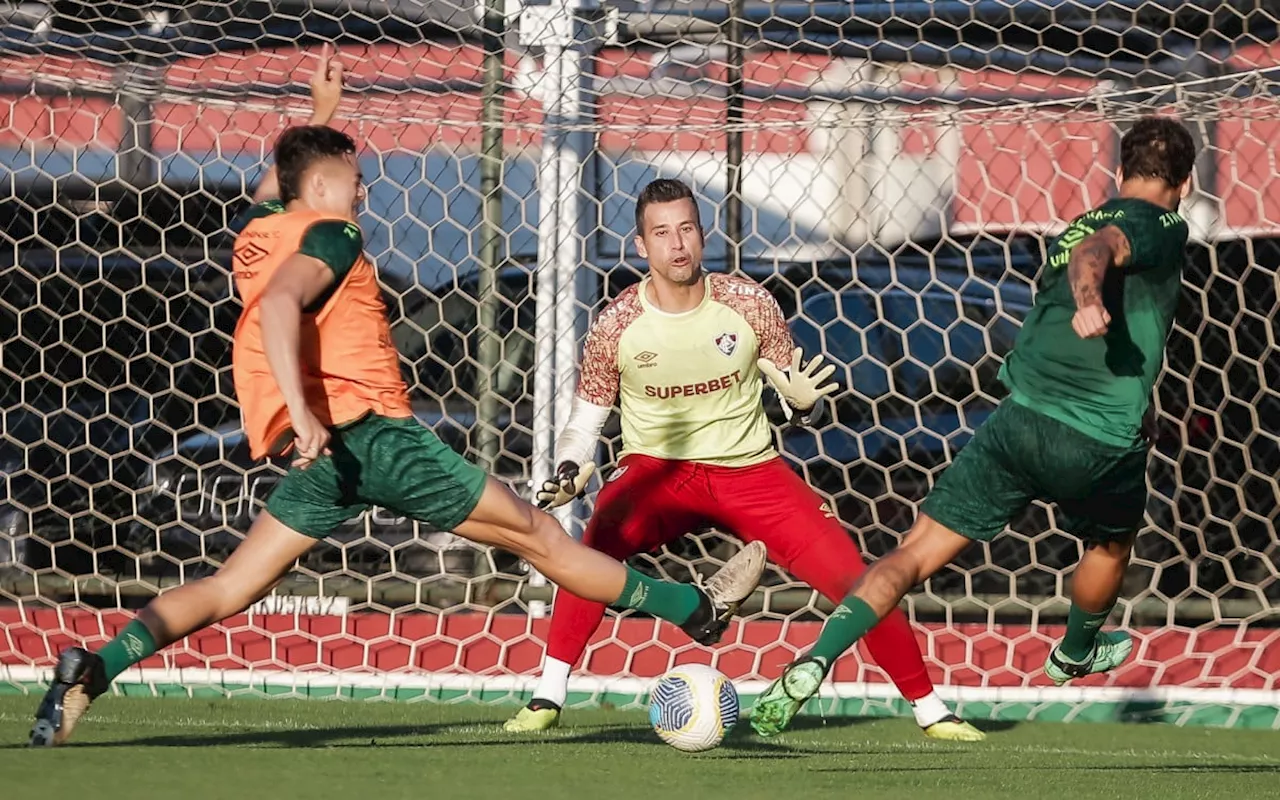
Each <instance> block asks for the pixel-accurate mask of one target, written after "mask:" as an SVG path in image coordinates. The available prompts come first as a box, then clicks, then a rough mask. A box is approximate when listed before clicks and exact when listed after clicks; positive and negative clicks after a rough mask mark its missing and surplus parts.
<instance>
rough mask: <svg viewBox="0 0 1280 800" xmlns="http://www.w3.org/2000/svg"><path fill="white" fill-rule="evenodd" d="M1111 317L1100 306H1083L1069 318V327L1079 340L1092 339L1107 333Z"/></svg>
mask: <svg viewBox="0 0 1280 800" xmlns="http://www.w3.org/2000/svg"><path fill="white" fill-rule="evenodd" d="M1110 324H1111V315H1110V314H1108V313H1107V310H1106V309H1105V308H1103V307H1102V306H1101V305H1093V306H1085V307H1084V308H1082V309H1080V310H1078V311H1076V314H1075V316H1074V317H1072V318H1071V327H1072V329H1074V330H1075V332H1076V336H1079V337H1080V338H1081V339H1094V338H1096V337H1098V336H1102V335H1104V334H1105V333H1106V332H1107V326H1108V325H1110Z"/></svg>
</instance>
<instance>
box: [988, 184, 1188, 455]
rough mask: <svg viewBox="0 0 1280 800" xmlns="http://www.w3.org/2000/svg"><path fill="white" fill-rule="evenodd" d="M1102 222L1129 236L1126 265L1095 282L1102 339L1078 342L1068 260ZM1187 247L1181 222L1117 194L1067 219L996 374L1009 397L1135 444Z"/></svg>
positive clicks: (1104, 437) (1105, 437) (1114, 440)
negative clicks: (1105, 316) (1106, 320)
mask: <svg viewBox="0 0 1280 800" xmlns="http://www.w3.org/2000/svg"><path fill="white" fill-rule="evenodd" d="M1108 225H1113V226H1115V227H1117V228H1119V229H1120V230H1121V231H1122V232H1123V233H1124V235H1125V238H1127V239H1128V240H1129V260H1128V261H1127V262H1125V265H1124V266H1123V267H1121V268H1119V269H1108V270H1107V272H1106V276H1105V278H1104V279H1103V283H1102V302H1103V305H1104V306H1105V307H1106V309H1107V313H1109V314H1110V315H1111V324H1110V325H1109V326H1108V330H1107V333H1106V335H1104V336H1100V337H1097V338H1094V339H1081V338H1080V337H1079V336H1077V335H1076V332H1075V331H1074V330H1073V329H1072V327H1071V318H1072V317H1073V316H1075V313H1076V304H1075V299H1074V298H1073V297H1072V295H1071V284H1070V281H1069V280H1068V278H1067V262H1068V260H1069V258H1070V256H1071V251H1072V249H1074V248H1075V246H1076V245H1077V244H1079V243H1080V241H1081V240H1082V239H1084V238H1085V237H1086V236H1088V235H1089V234H1091V233H1093V232H1094V231H1097V230H1100V229H1102V228H1104V227H1106V226H1108ZM1186 245H1187V223H1186V221H1185V220H1183V219H1182V217H1181V216H1180V215H1179V214H1178V213H1177V212H1174V211H1169V210H1168V209H1165V208H1161V207H1160V206H1157V205H1155V204H1153V203H1148V202H1147V201H1145V200H1137V199H1131V198H1117V199H1114V200H1111V201H1109V202H1107V203H1105V204H1103V205H1102V206H1101V207H1099V208H1096V209H1094V210H1093V211H1089V212H1088V213H1085V214H1082V215H1081V216H1079V217H1077V218H1076V219H1075V220H1073V221H1072V223H1071V224H1070V225H1069V226H1068V227H1067V229H1066V230H1065V231H1063V232H1062V235H1060V236H1058V237H1057V238H1056V239H1055V240H1054V241H1053V242H1052V244H1051V245H1050V247H1049V260H1048V262H1047V263H1046V264H1045V265H1044V268H1043V269H1042V270H1041V273H1040V282H1039V287H1038V292H1037V294H1036V302H1035V306H1034V307H1033V308H1032V309H1031V312H1030V313H1029V314H1028V315H1027V319H1026V321H1025V322H1024V323H1023V325H1022V330H1021V331H1020V332H1019V334H1018V338H1017V340H1016V341H1015V342H1014V346H1013V350H1012V351H1011V352H1010V353H1009V355H1008V358H1006V360H1005V364H1004V367H1003V368H1001V370H1000V378H1001V380H1002V381H1003V382H1004V383H1005V385H1006V386H1008V387H1009V389H1010V391H1011V392H1012V399H1013V400H1015V401H1016V402H1019V403H1021V404H1023V405H1025V406H1027V407H1029V408H1032V409H1035V410H1036V411H1039V412H1041V413H1043V414H1045V415H1047V416H1050V417H1053V418H1054V419H1057V420H1059V421H1060V422H1063V423H1066V424H1067V425H1070V426H1071V427H1073V428H1075V429H1077V430H1079V431H1081V432H1082V433H1085V434H1087V435H1089V436H1092V437H1093V438H1095V439H1097V440H1099V441H1102V442H1106V443H1108V444H1114V445H1118V446H1121V447H1128V446H1131V445H1134V444H1135V443H1136V442H1137V441H1138V437H1139V434H1140V430H1141V426H1142V416H1143V415H1144V414H1145V413H1146V411H1147V407H1148V405H1149V404H1150V402H1151V390H1152V387H1153V386H1154V385H1155V382H1156V377H1157V376H1159V374H1160V367H1161V365H1162V364H1163V362H1164V344H1165V340H1166V338H1168V335H1169V328H1170V326H1171V325H1172V324H1173V315H1174V312H1175V311H1176V309H1177V306H1178V293H1179V290H1180V287H1181V284H1182V268H1183V265H1184V264H1185V262H1186Z"/></svg>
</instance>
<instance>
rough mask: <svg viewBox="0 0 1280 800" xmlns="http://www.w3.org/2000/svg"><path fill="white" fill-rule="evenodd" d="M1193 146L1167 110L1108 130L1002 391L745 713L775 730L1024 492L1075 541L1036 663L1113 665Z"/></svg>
mask: <svg viewBox="0 0 1280 800" xmlns="http://www.w3.org/2000/svg"><path fill="white" fill-rule="evenodd" d="M1195 159H1196V150H1195V144H1194V142H1193V141H1192V138H1191V134H1190V133H1189V132H1188V131H1187V130H1186V128H1184V127H1183V126H1182V125H1180V124H1179V123H1178V122H1176V121H1174V120H1172V119H1168V118H1165V117H1147V118H1144V119H1142V120H1140V121H1139V122H1137V123H1136V124H1135V125H1134V126H1133V129H1132V130H1130V131H1129V132H1128V133H1127V134H1125V136H1124V138H1123V139H1122V140H1121V142H1120V171H1119V175H1118V179H1119V188H1120V194H1119V196H1118V197H1117V198H1115V199H1112V200H1110V201H1109V202H1107V203H1104V204H1103V205H1102V206H1100V207H1098V208H1096V209H1094V210H1092V211H1089V212H1087V213H1085V214H1083V215H1081V216H1079V217H1077V218H1076V219H1075V220H1074V221H1073V222H1072V223H1071V225H1069V226H1068V227H1067V229H1066V230H1065V231H1064V232H1063V233H1062V235H1061V236H1059V237H1058V238H1057V239H1056V240H1055V241H1054V242H1053V244H1052V245H1051V247H1050V248H1049V260H1048V263H1047V264H1045V266H1044V268H1043V269H1042V271H1041V274H1040V282H1039V291H1038V292H1037V295H1036V302H1035V307H1034V308H1032V310H1031V313H1030V314H1029V315H1028V316H1027V320H1026V322H1025V323H1024V324H1023V326H1022V330H1021V331H1020V332H1019V334H1018V339H1017V341H1016V342H1015V344H1014V348H1013V351H1012V352H1011V353H1010V354H1009V357H1008V359H1007V360H1006V362H1005V364H1004V367H1003V368H1002V371H1001V377H1002V379H1003V380H1004V382H1005V384H1006V385H1007V386H1008V387H1009V389H1010V395H1009V397H1008V398H1007V399H1006V400H1005V401H1004V402H1002V403H1001V404H1000V407H999V408H998V409H997V410H996V412H995V413H994V414H992V415H991V417H990V418H988V419H987V421H986V422H985V423H983V425H982V426H981V427H980V428H979V429H978V432H977V434H976V435H975V436H974V439H973V441H972V442H971V443H970V444H969V445H968V446H967V447H965V448H964V449H963V450H962V451H961V452H960V454H959V455H958V456H956V459H955V461H954V463H952V465H951V466H950V467H949V468H948V469H947V470H946V472H944V473H943V474H942V477H941V478H940V479H939V480H938V483H937V485H936V486H935V487H934V489H933V491H932V492H931V493H930V495H929V497H928V498H926V499H925V501H924V503H923V505H922V506H921V509H920V511H921V513H920V516H919V518H918V519H917V520H916V523H915V525H914V526H912V528H911V530H910V532H908V533H907V536H906V539H905V540H904V541H903V543H902V545H901V546H900V547H899V548H898V549H896V550H895V551H893V552H892V553H890V554H889V555H887V556H885V557H884V558H882V559H880V560H879V561H877V562H876V563H875V564H874V565H872V567H871V569H869V570H868V571H867V572H866V574H864V575H863V576H862V578H861V579H859V581H858V583H857V584H856V585H855V586H854V587H853V592H852V593H851V594H850V595H849V596H848V597H846V598H845V600H844V602H843V603H842V604H841V607H840V610H839V613H837V614H833V615H832V616H831V618H830V619H829V620H828V621H827V624H826V625H825V626H823V629H822V634H821V635H820V636H819V638H818V641H817V643H816V644H815V645H814V647H813V649H812V650H810V651H809V652H808V653H807V654H806V655H805V657H804V658H801V659H800V660H798V661H796V662H795V663H793V664H791V665H790V666H788V667H787V668H786V670H785V671H784V672H783V674H782V676H781V677H780V678H779V679H778V680H776V681H774V683H773V685H772V686H770V687H769V689H768V690H767V691H766V692H765V694H764V695H762V696H761V698H760V699H759V700H758V701H757V702H756V705H755V708H754V709H753V711H752V715H751V724H752V726H753V727H754V728H755V729H756V731H757V732H758V733H760V734H761V735H763V736H772V735H774V734H776V733H778V732H780V731H782V730H783V728H785V727H786V726H787V724H788V723H789V722H790V721H791V719H792V717H793V716H794V715H795V714H796V712H797V711H799V709H800V708H801V706H802V705H803V704H804V701H805V700H807V699H808V698H809V697H811V696H812V695H813V694H814V693H815V692H817V690H818V686H819V685H820V684H821V682H822V680H823V678H824V677H825V676H826V674H827V672H828V671H829V670H830V669H831V664H832V663H833V662H834V661H835V660H836V659H837V658H838V657H839V656H840V654H841V653H843V652H844V651H845V650H847V649H848V648H849V647H851V646H852V645H853V643H854V642H856V641H857V640H858V639H860V638H861V637H862V636H864V635H869V634H868V632H869V631H874V630H876V627H875V626H876V625H877V623H878V622H879V620H880V619H881V618H882V617H885V615H887V614H892V613H895V611H894V610H895V609H896V608H897V605H898V602H899V601H900V600H902V597H903V595H905V594H906V593H907V592H908V591H909V590H910V589H911V587H913V586H915V585H916V584H918V583H920V582H921V581H923V580H925V579H927V578H928V577H929V576H930V575H933V574H934V573H935V572H937V571H938V570H939V569H941V568H942V567H943V566H944V565H945V564H947V563H948V562H950V561H951V560H952V559H954V558H955V557H956V556H958V555H959V554H960V552H961V551H962V550H964V549H965V547H967V546H968V545H969V544H971V543H972V542H974V541H982V542H986V541H990V540H992V539H994V538H995V537H996V536H998V535H999V534H1000V533H1001V532H1002V531H1003V530H1004V528H1005V526H1006V525H1007V524H1008V523H1009V521H1010V520H1011V519H1012V518H1013V517H1014V516H1015V515H1017V514H1018V513H1020V512H1021V511H1022V510H1023V509H1025V508H1026V507H1027V504H1029V503H1030V502H1031V501H1032V500H1034V499H1036V498H1040V499H1044V500H1048V501H1052V502H1055V503H1057V504H1058V508H1059V511H1060V516H1059V520H1061V522H1062V527H1063V528H1064V529H1065V530H1067V531H1069V532H1071V533H1074V534H1075V535H1077V536H1079V537H1080V538H1081V539H1082V540H1083V541H1084V544H1085V552H1084V557H1083V558H1081V560H1080V563H1079V564H1078V565H1077V566H1076V570H1075V575H1074V578H1073V580H1072V603H1071V609H1070V611H1069V614H1068V617H1067V631H1066V636H1065V638H1064V639H1063V640H1062V641H1061V642H1060V643H1058V644H1057V645H1056V646H1055V647H1054V648H1053V649H1052V650H1051V651H1050V653H1049V658H1048V660H1047V662H1046V663H1045V666H1044V668H1045V672H1046V673H1047V674H1048V676H1049V677H1050V678H1051V679H1052V680H1053V682H1054V683H1055V684H1058V685H1059V686H1061V685H1062V684H1064V683H1066V682H1067V681H1069V680H1071V679H1073V678H1082V677H1084V676H1086V675H1091V674H1094V673H1099V672H1106V671H1108V670H1112V669H1115V668H1116V667H1118V666H1119V665H1121V664H1123V663H1124V661H1125V659H1126V658H1128V657H1129V654H1130V652H1131V651H1132V649H1133V640H1132V639H1131V638H1130V636H1129V634H1127V633H1124V632H1122V631H1111V632H1105V633H1103V632H1101V631H1100V629H1101V627H1102V623H1103V622H1104V621H1105V620H1106V618H1107V615H1108V614H1110V613H1111V609H1112V608H1113V607H1114V605H1115V603H1116V599H1117V598H1118V597H1119V595H1120V586H1121V581H1122V580H1123V578H1124V573H1125V568H1126V567H1127V566H1128V563H1129V553H1130V551H1131V549H1132V548H1133V540H1134V536H1135V534H1136V533H1137V530H1138V528H1139V526H1140V525H1141V523H1142V516H1143V512H1144V510H1145V507H1146V498H1147V483H1146V463H1147V452H1146V451H1147V447H1146V443H1145V442H1144V441H1143V436H1142V420H1143V416H1144V414H1145V413H1146V411H1147V409H1148V407H1149V405H1150V402H1151V390H1152V387H1153V386H1154V384H1155V380H1156V377H1157V376H1158V375H1159V374H1160V367H1161V364H1162V363H1163V361H1164V343H1165V339H1166V337H1167V336H1168V335H1169V328H1170V326H1171V325H1172V323H1173V316H1174V312H1175V311H1176V309H1177V305H1178V295H1179V291H1180V288H1181V280H1182V268H1183V265H1184V263H1185V260H1186V257H1185V247H1186V243H1187V224H1186V222H1185V221H1183V219H1182V217H1181V216H1179V214H1178V212H1177V209H1178V206H1179V204H1180V203H1181V201H1182V199H1183V198H1185V197H1186V196H1187V194H1188V193H1189V192H1190V191H1191V171H1192V169H1193V167H1194V165H1195Z"/></svg>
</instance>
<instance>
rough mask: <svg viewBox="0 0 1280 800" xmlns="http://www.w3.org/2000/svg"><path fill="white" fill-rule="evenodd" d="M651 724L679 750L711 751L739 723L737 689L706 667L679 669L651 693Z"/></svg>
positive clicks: (658, 683) (715, 670)
mask: <svg viewBox="0 0 1280 800" xmlns="http://www.w3.org/2000/svg"><path fill="white" fill-rule="evenodd" d="M649 722H650V723H652V725H653V729H654V730H655V731H657V732H658V737H659V738H661V739H662V741H664V742H666V743H667V744H669V745H671V746H672V747H674V748H675V749H677V750H683V751H684V752H686V753H698V752H701V751H703V750H710V749H711V748H713V747H717V746H718V745H719V744H720V742H722V741H724V737H725V734H727V733H728V732H729V731H730V730H732V729H733V726H734V725H735V724H737V722H738V690H737V689H734V688H733V683H732V682H731V681H730V680H729V679H728V678H726V677H725V676H724V673H722V672H720V670H718V669H715V668H713V667H708V666H706V665H705V664H685V665H684V666H681V667H676V668H674V669H672V670H670V671H669V672H667V674H666V675H663V676H662V677H661V678H658V682H657V683H655V684H654V686H653V691H652V692H650V693H649Z"/></svg>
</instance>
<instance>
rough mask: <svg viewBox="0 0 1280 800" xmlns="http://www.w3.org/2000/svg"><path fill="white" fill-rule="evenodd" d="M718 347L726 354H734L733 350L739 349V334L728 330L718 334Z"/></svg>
mask: <svg viewBox="0 0 1280 800" xmlns="http://www.w3.org/2000/svg"><path fill="white" fill-rule="evenodd" d="M716 349H718V350H719V351H720V352H721V353H724V354H725V355H726V356H731V355H733V351H734V350H737V349H738V334H736V333H729V332H728V331H726V332H724V333H722V334H720V335H719V336H717V337H716Z"/></svg>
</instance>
